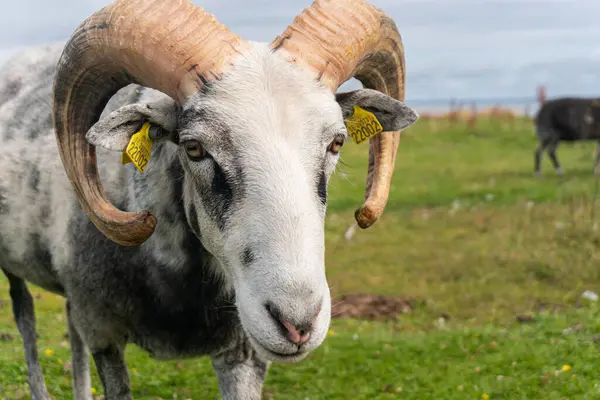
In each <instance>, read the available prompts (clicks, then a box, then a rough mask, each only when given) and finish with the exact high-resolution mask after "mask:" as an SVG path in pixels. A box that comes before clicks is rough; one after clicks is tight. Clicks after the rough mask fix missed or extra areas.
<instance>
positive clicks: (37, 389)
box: [2, 270, 50, 400]
mask: <svg viewBox="0 0 600 400" xmlns="http://www.w3.org/2000/svg"><path fill="white" fill-rule="evenodd" d="M2 271H3V272H4V274H5V275H6V277H7V278H8V283H9V285H10V298H11V300H12V306H13V314H14V316H15V322H16V323H17V327H18V328H19V332H21V337H22V338H23V347H24V349H25V359H26V360H27V373H28V375H29V387H30V390H31V399H32V400H50V394H49V393H48V389H46V384H45V382H44V373H43V372H42V366H41V364H40V359H39V357H38V350H37V335H36V331H35V310H34V307H33V298H32V297H31V293H29V289H27V285H26V283H25V281H24V280H23V279H21V278H18V277H16V276H14V275H12V274H11V273H9V272H8V271H5V270H2Z"/></svg>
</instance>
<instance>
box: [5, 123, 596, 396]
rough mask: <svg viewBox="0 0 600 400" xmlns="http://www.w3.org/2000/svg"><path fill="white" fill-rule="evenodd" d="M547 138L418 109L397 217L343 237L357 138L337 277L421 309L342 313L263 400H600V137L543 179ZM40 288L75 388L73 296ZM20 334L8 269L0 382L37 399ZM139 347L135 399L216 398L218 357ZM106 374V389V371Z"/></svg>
mask: <svg viewBox="0 0 600 400" xmlns="http://www.w3.org/2000/svg"><path fill="white" fill-rule="evenodd" d="M536 144H537V143H536V141H535V138H534V135H533V130H532V126H531V122H530V121H526V120H517V121H516V122H515V123H514V124H513V125H512V126H509V125H506V124H503V123H502V122H499V121H491V120H486V121H480V123H479V125H478V127H477V128H476V129H474V130H469V129H467V128H466V127H465V126H464V125H463V124H461V123H458V124H456V125H454V126H450V125H448V124H446V125H445V126H444V125H443V126H438V127H437V128H435V129H434V127H433V126H432V125H431V124H430V123H428V122H427V121H424V120H422V121H419V122H418V123H417V124H415V126H413V127H411V128H410V129H409V130H407V131H406V132H405V133H404V134H403V138H402V140H401V143H400V150H399V153H398V162H397V166H396V174H395V177H394V184H393V187H392V192H391V195H390V201H389V203H388V207H387V210H386V213H385V215H384V216H383V218H382V219H381V220H380V221H379V222H378V223H377V224H375V225H374V226H373V227H372V228H370V229H369V230H365V231H363V230H358V231H356V233H355V235H354V236H353V238H352V239H351V240H346V239H345V237H344V234H345V232H346V230H347V229H348V228H349V227H350V226H351V225H352V223H353V217H352V216H353V212H354V209H355V207H356V206H357V205H358V204H359V203H360V200H361V199H362V197H363V190H364V186H363V182H364V178H365V174H366V155H367V145H360V146H357V145H355V144H353V143H352V142H348V143H347V144H346V145H345V146H344V149H343V151H342V158H343V165H340V168H339V170H338V172H337V173H336V175H335V177H334V179H333V181H332V183H331V185H330V205H329V213H328V217H327V222H326V232H327V268H328V277H329V283H330V285H331V286H332V289H333V292H334V294H335V295H338V296H339V295H342V294H346V293H357V292H360V293H378V294H385V295H389V296H397V297H402V298H406V299H409V300H410V303H411V305H412V308H413V311H412V313H410V314H403V315H401V316H400V317H399V318H398V319H397V320H394V321H388V322H366V321H356V320H334V322H333V323H332V329H331V331H330V335H329V337H328V339H327V340H326V342H325V343H324V344H323V345H322V347H320V348H319V350H318V351H316V352H315V353H314V354H312V355H311V356H309V358H307V359H306V360H305V361H303V362H302V363H300V364H297V365H285V366H280V365H275V366H273V367H272V368H271V370H270V371H269V375H268V379H267V382H266V385H265V391H264V397H265V399H301V400H302V399H311V400H315V399H398V398H402V399H457V400H458V399H461V400H462V399H486V398H488V399H511V400H512V399H548V400H550V399H597V398H600V382H599V381H598V380H597V376H598V374H597V370H598V369H599V367H600V358H599V357H598V344H597V342H598V343H600V339H599V338H598V337H597V335H598V334H600V306H598V305H596V304H595V303H593V302H588V301H585V300H583V301H582V300H581V293H582V292H583V291H585V290H592V291H594V292H597V293H600V268H599V266H600V253H599V252H598V251H596V249H597V248H598V245H599V244H600V231H599V230H598V226H599V224H600V222H599V221H600V218H598V216H597V215H598V214H599V213H600V207H599V206H598V205H597V203H600V195H597V194H596V191H597V180H596V178H595V177H594V175H593V174H592V167H593V157H594V151H595V145H594V144H592V143H587V144H576V145H570V146H565V145H563V146H561V148H559V151H558V155H559V158H560V160H561V162H562V163H563V167H564V169H565V170H566V173H565V176H564V177H563V178H558V177H556V176H555V175H554V172H553V171H552V168H551V166H550V163H549V161H548V160H547V158H545V159H544V164H543V168H544V176H543V177H542V178H540V179H537V178H534V176H533V151H534V149H535V146H536ZM32 291H33V292H34V293H36V294H37V297H38V298H37V313H38V314H37V315H38V331H39V336H40V338H39V346H40V351H41V353H42V355H41V357H42V362H43V366H44V370H45V374H46V381H47V384H48V386H49V390H50V391H51V393H52V394H53V396H55V398H56V399H69V398H71V383H70V370H69V366H68V360H69V357H70V355H69V354H70V353H69V349H68V345H67V342H66V340H65V337H64V335H65V333H66V324H65V317H64V311H63V305H64V303H63V301H62V299H60V298H57V297H55V296H52V295H50V294H48V293H46V292H44V291H42V290H40V289H38V288H35V287H33V288H32ZM442 315H444V316H445V318H444V319H440V316H442ZM517 316H529V317H530V318H529V321H528V322H518V321H517ZM21 345H22V342H21V340H20V337H19V335H18V331H17V329H16V327H15V325H14V322H13V319H12V315H11V312H10V300H9V296H8V290H7V283H6V280H5V279H4V278H3V277H1V278H0V385H1V386H2V388H3V390H4V392H5V396H6V397H8V398H10V399H17V398H28V395H27V383H26V367H25V362H24V356H23V352H22V349H21ZM127 358H128V364H129V368H130V373H131V377H132V385H133V390H134V397H135V398H138V399H216V398H218V388H217V382H216V378H215V377H214V375H213V373H212V370H211V368H210V365H209V362H208V360H207V359H196V360H184V361H181V362H157V361H154V360H151V359H150V358H149V357H148V356H147V355H146V354H145V353H143V352H142V351H140V350H139V349H137V348H135V347H134V346H130V347H129V349H128V354H127ZM94 386H95V389H96V391H97V394H98V395H100V394H101V392H102V390H101V387H100V384H99V381H98V379H97V376H96V375H94ZM2 396H3V393H2V391H0V398H2Z"/></svg>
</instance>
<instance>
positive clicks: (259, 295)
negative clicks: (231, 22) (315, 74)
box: [165, 45, 416, 362]
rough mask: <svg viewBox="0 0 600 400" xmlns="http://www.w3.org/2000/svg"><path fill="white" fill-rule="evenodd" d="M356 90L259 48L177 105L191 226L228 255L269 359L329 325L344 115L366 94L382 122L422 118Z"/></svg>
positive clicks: (295, 356) (288, 353)
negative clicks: (327, 259) (331, 222)
mask: <svg viewBox="0 0 600 400" xmlns="http://www.w3.org/2000/svg"><path fill="white" fill-rule="evenodd" d="M359 92H360V95H356V93H355V94H350V95H348V94H346V95H341V96H338V98H337V99H336V96H335V95H334V94H332V93H331V92H330V91H329V90H328V89H327V88H325V87H323V86H321V85H320V84H319V83H318V82H316V81H314V79H313V78H312V77H311V76H310V75H309V74H308V73H306V72H305V71H303V70H301V69H299V68H297V67H296V66H295V65H293V64H290V63H288V62H286V61H284V60H283V59H282V58H280V56H279V55H278V54H275V53H273V52H272V51H270V49H269V48H268V47H267V46H264V45H256V46H255V48H254V51H253V52H251V53H250V54H247V55H245V56H244V58H242V59H239V60H238V61H237V64H236V68H235V70H234V71H233V72H230V73H228V74H226V75H224V76H223V77H222V79H221V80H219V81H216V82H214V83H211V84H209V85H208V86H207V87H206V88H205V90H203V92H202V93H199V94H198V95H196V96H194V97H193V98H191V99H190V100H189V101H188V102H187V103H186V104H184V105H183V107H182V108H181V110H179V109H178V110H177V113H178V116H177V119H178V124H177V125H178V127H177V133H178V134H177V135H176V136H177V143H178V153H179V158H180V161H181V164H182V166H183V169H184V172H185V174H184V191H183V200H184V207H185V213H186V216H187V220H188V224H189V227H190V229H191V230H192V231H193V232H194V233H195V234H196V235H197V236H198V238H199V239H200V240H201V242H202V244H203V245H204V247H205V248H206V249H207V250H208V251H209V252H210V253H212V255H213V256H214V257H215V258H216V259H217V260H218V261H219V264H220V267H221V268H222V270H223V273H224V275H225V279H226V280H228V282H229V283H230V284H231V285H232V287H233V290H234V291H235V295H236V305H237V308H238V310H239V316H240V320H241V323H242V326H243V328H244V330H245V332H246V334H247V336H248V337H249V339H250V341H251V342H252V344H253V345H254V347H255V348H256V350H257V351H258V352H259V353H260V354H261V355H262V356H263V357H264V358H266V359H268V360H272V361H286V362H291V361H297V360H300V359H301V358H302V357H304V356H305V355H306V354H307V353H308V352H310V351H311V350H313V349H315V348H316V347H317V346H319V345H320V344H321V343H322V341H323V340H324V338H325V336H326V333H327V330H328V327H329V322H330V315H331V299H330V293H329V287H328V284H327V280H326V276H325V266H324V217H325V210H326V204H327V185H328V181H329V178H330V176H331V174H332V173H333V172H334V170H335V168H336V164H337V163H338V160H339V157H340V150H341V147H342V145H343V143H344V141H345V140H346V139H347V136H348V134H347V132H346V128H345V125H344V117H343V115H344V114H345V113H346V111H345V110H348V109H352V108H353V101H356V99H358V98H360V99H359V101H362V102H366V103H368V106H369V108H370V110H372V111H373V112H375V113H378V112H380V111H381V113H382V120H386V118H387V119H389V118H390V117H389V115H392V114H394V115H396V114H397V115H398V118H404V119H407V120H410V122H412V121H414V119H416V116H415V114H414V113H413V112H412V110H410V109H409V108H408V107H406V106H404V105H403V104H402V103H400V102H398V101H396V100H393V99H391V98H389V97H387V96H385V95H382V94H380V93H377V92H373V91H366V90H361V91H359ZM383 114H386V115H383ZM169 119H172V118H165V120H169ZM384 128H386V126H385V124H384ZM365 150H366V146H365Z"/></svg>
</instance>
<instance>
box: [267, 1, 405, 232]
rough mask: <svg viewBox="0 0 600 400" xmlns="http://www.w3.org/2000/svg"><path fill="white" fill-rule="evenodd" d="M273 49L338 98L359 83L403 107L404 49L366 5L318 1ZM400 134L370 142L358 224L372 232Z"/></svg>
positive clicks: (389, 25)
mask: <svg viewBox="0 0 600 400" xmlns="http://www.w3.org/2000/svg"><path fill="white" fill-rule="evenodd" d="M271 47H272V48H273V49H274V50H275V51H281V50H285V52H284V53H283V54H282V55H283V56H284V57H286V58H287V59H288V60H289V61H291V62H294V63H297V64H299V65H301V66H302V67H303V68H305V69H308V70H309V71H312V72H313V73H314V75H315V78H316V79H318V80H320V81H321V82H322V83H323V84H324V85H325V86H327V87H328V88H330V89H331V90H332V91H333V92H335V91H336V90H337V89H338V88H339V87H340V85H342V83H344V82H345V81H347V80H348V79H350V78H352V77H355V78H356V79H358V80H359V81H360V82H361V83H362V84H363V85H364V86H365V87H367V88H370V89H375V90H378V91H380V92H382V93H385V94H387V95H388V96H391V97H393V98H395V99H397V100H400V101H404V86H405V73H404V48H403V46H402V39H401V37H400V33H399V32H398V29H397V28H396V25H395V23H394V21H392V19H391V18H390V17H389V16H387V15H386V14H384V13H383V12H382V11H381V10H379V9H377V8H375V7H374V6H372V5H371V4H369V3H367V2H365V1H363V0H316V1H315V2H314V3H313V4H312V5H311V6H310V8H307V9H305V10H304V11H303V12H302V14H300V15H299V16H298V17H296V19H295V20H294V22H293V23H292V24H291V25H290V26H288V27H287V29H286V30H285V31H284V32H283V34H282V35H281V36H278V37H277V38H276V39H275V40H274V41H273V42H272V43H271ZM399 141H400V132H399V131H398V132H386V133H385V134H379V135H377V136H375V137H373V138H372V139H371V140H370V146H369V172H368V175H367V188H366V194H365V201H364V203H363V205H362V206H361V207H360V208H359V209H358V210H356V213H355V218H356V221H357V222H358V225H359V226H360V227H361V228H368V227H369V226H371V225H372V224H373V223H374V222H375V221H376V220H377V218H379V216H380V215H381V213H382V212H383V210H384V208H385V205H386V203H387V199H388V195H389V190H390V184H391V180H392V174H393V172H394V165H395V162H396V152H397V151H398V144H399Z"/></svg>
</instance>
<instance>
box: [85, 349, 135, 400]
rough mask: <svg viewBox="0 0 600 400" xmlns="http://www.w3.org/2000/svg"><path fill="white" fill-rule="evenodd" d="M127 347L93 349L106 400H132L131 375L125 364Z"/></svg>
mask: <svg viewBox="0 0 600 400" xmlns="http://www.w3.org/2000/svg"><path fill="white" fill-rule="evenodd" d="M124 352H125V346H124V345H123V346H118V345H115V344H113V345H110V346H108V347H105V348H103V349H92V355H93V357H94V361H95V363H96V369H97V370H98V375H100V380H101V381H102V386H103V387H104V396H105V399H106V400H132V399H133V397H132V396H131V388H130V387H129V374H128V373H127V365H126V364H125V353H124Z"/></svg>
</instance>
